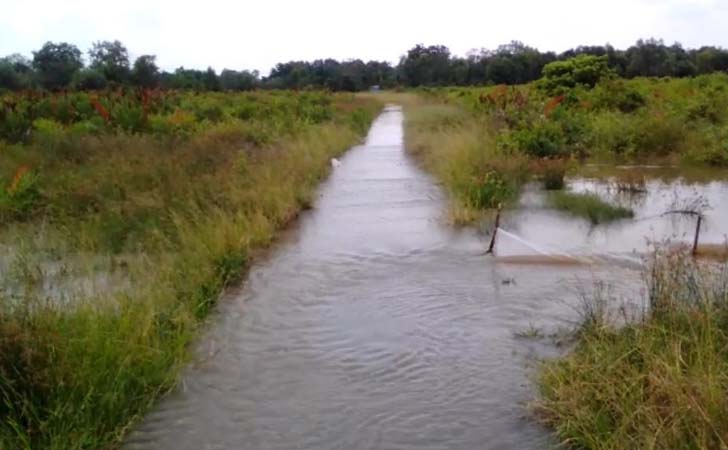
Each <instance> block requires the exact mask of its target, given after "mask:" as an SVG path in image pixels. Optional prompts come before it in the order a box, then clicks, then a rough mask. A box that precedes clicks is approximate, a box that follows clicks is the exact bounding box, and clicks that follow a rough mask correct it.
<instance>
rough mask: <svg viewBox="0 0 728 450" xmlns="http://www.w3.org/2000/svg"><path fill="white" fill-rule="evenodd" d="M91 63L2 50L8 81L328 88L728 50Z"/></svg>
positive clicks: (668, 61)
mask: <svg viewBox="0 0 728 450" xmlns="http://www.w3.org/2000/svg"><path fill="white" fill-rule="evenodd" d="M87 53H88V64H85V62H84V58H83V55H82V53H81V51H80V50H79V49H78V47H76V46H75V45H72V44H68V43H53V42H47V43H46V44H45V45H43V47H42V48H41V49H39V50H38V51H35V52H33V58H32V59H28V58H26V57H24V56H22V55H19V54H13V55H10V56H6V57H4V58H0V89H7V90H22V89H30V88H44V89H48V90H60V89H82V90H94V89H103V88H106V87H109V86H118V85H131V86H140V87H149V88H151V87H161V88H173V89H194V90H209V91H221V90H236V91H242V90H250V89H254V88H281V89H303V88H321V89H330V90H334V91H361V90H365V89H369V88H370V87H371V86H381V87H382V88H389V87H395V86H408V87H416V86H445V85H458V86H469V85H485V84H519V83H526V82H529V81H533V80H536V79H538V78H540V77H541V72H542V70H543V68H544V66H545V65H546V64H549V63H551V62H554V61H564V60H567V59H570V58H573V57H575V56H579V55H591V56H603V57H605V58H606V61H607V64H608V66H609V68H610V69H612V70H614V72H615V73H616V74H617V75H619V76H622V77H627V78H632V77H639V76H649V77H663V76H670V77H686V76H693V75H699V74H704V73H711V72H716V71H728V50H726V49H723V48H720V47H712V46H706V47H701V48H698V49H685V48H683V47H682V46H681V45H680V44H678V43H675V44H672V45H666V44H665V43H664V42H663V41H662V40H657V39H647V40H639V41H637V42H636V43H635V44H634V45H633V46H631V47H629V48H628V49H626V50H617V49H615V48H614V47H612V46H610V45H604V46H601V45H599V46H580V47H576V48H574V49H571V50H567V51H565V52H563V53H560V54H557V53H554V52H541V51H539V50H537V49H536V48H533V47H529V46H527V45H524V44H523V43H521V42H518V41H513V42H511V43H510V44H506V45H501V46H500V47H498V48H497V49H495V50H486V49H481V50H475V51H471V52H469V53H468V55H467V56H465V57H460V56H454V55H452V54H451V53H450V50H449V49H448V48H447V47H445V46H443V45H431V46H424V45H416V46H415V47H413V48H411V49H410V50H409V51H407V53H406V54H405V55H404V56H402V58H401V59H400V61H399V63H398V64H397V65H396V66H393V65H391V64H390V63H388V62H384V61H369V62H364V61H361V60H359V59H355V60H348V61H336V60H333V59H325V60H316V61H290V62H286V63H280V64H278V65H276V66H275V67H274V68H273V70H272V71H271V73H270V75H269V76H267V77H262V78H261V76H260V74H259V73H258V72H257V71H248V70H230V69H224V70H223V71H222V72H220V73H218V72H216V71H215V70H213V69H212V68H211V67H210V68H208V69H207V70H196V69H185V68H184V67H180V68H178V69H176V70H174V71H173V72H165V71H162V70H160V69H159V67H158V66H157V64H156V57H155V56H154V55H142V56H139V57H138V58H136V59H135V60H134V62H133V63H132V62H131V60H130V58H129V52H128V51H127V49H126V47H125V46H124V45H123V44H122V43H121V42H119V41H100V42H96V43H94V44H93V45H92V47H91V49H89V50H88V52H87Z"/></svg>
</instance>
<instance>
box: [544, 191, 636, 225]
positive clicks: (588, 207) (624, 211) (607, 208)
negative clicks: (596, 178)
mask: <svg viewBox="0 0 728 450" xmlns="http://www.w3.org/2000/svg"><path fill="white" fill-rule="evenodd" d="M549 201H550V202H551V205H552V206H553V207H554V208H557V209H560V210H562V211H566V212H568V213H570V214H573V215H575V216H580V217H584V218H586V219H589V221H590V222H591V223H592V224H593V225H597V224H600V223H605V222H610V221H613V220H617V219H624V218H629V217H632V216H633V215H634V213H633V212H632V210H631V209H628V208H624V207H621V206H615V205H612V204H610V203H607V202H605V201H604V200H602V199H601V198H599V196H598V195H596V194H593V193H584V194H581V193H574V192H566V191H558V192H552V193H550V195H549Z"/></svg>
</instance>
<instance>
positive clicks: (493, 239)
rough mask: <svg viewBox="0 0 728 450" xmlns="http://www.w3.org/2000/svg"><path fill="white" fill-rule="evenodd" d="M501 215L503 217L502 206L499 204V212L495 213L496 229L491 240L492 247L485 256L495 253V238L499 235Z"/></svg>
mask: <svg viewBox="0 0 728 450" xmlns="http://www.w3.org/2000/svg"><path fill="white" fill-rule="evenodd" d="M500 215H501V204H500V203H498V212H496V213H495V227H494V228H493V236H492V237H491V238H490V245H489V246H488V251H487V252H485V254H486V255H487V254H489V253H493V248H494V247H495V236H496V235H497V234H498V227H499V226H500Z"/></svg>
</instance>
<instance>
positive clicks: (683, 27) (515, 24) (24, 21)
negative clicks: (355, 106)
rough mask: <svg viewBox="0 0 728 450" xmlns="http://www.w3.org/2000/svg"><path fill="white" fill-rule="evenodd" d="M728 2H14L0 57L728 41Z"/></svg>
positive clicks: (396, 52)
mask: <svg viewBox="0 0 728 450" xmlns="http://www.w3.org/2000/svg"><path fill="white" fill-rule="evenodd" d="M726 24H728V0H598V1H595V0H549V1H544V0H498V1H492V0H475V1H465V0H449V1H437V2H436V1H430V0H420V1H407V2H405V1H396V0H369V1H357V2H347V1H345V0H257V1H255V2H253V1H248V0H237V1H224V0H205V1H194V2H185V1H181V0H121V1H118V0H117V1H114V2H105V1H101V0H95V1H92V0H67V1H58V0H33V1H31V0H2V13H1V14H0V56H3V55H7V54H10V53H15V52H19V53H22V54H25V55H27V56H30V55H31V51H33V50H36V49H38V48H39V47H40V46H41V45H43V43H44V42H46V41H49V40H50V41H66V42H71V43H73V44H76V45H77V46H78V47H79V48H81V50H83V51H85V50H86V49H88V48H89V46H90V44H91V42H93V41H96V40H114V39H119V40H121V41H122V42H123V43H124V44H126V46H127V47H128V49H129V51H130V53H131V55H132V57H134V56H138V55H140V54H144V53H151V54H156V55H157V57H158V63H159V65H160V66H161V67H163V68H165V69H168V70H169V69H173V68H175V67H179V66H185V67H192V68H205V67H207V66H208V65H210V66H212V67H214V68H215V69H217V70H221V69H223V68H230V69H249V70H253V69H257V70H260V71H261V73H263V74H267V72H268V70H269V69H270V68H271V67H272V66H273V65H275V63H277V62H281V61H287V60H291V59H316V58H325V57H332V58H336V59H349V58H355V57H356V58H362V59H365V60H367V59H377V60H387V61H390V62H396V61H397V60H398V59H399V56H400V55H401V54H403V53H404V52H405V51H406V50H407V49H408V48H410V47H412V46H413V45H414V44H416V43H424V44H444V45H447V46H448V47H450V49H451V50H452V52H453V53H455V54H460V55H464V54H465V53H466V52H467V51H468V50H470V49H473V48H481V47H485V48H495V47H497V46H498V45H499V44H503V43H506V42H509V41H511V40H520V41H523V42H524V43H526V44H528V45H531V46H534V47H537V48H539V49H541V50H554V51H562V50H565V49H567V48H570V47H573V46H576V45H579V44H605V43H611V44H612V45H614V46H615V47H617V48H625V47H627V46H629V45H631V44H632V43H634V41H636V40H637V39H639V38H647V37H658V38H663V39H664V40H665V41H666V42H668V43H672V42H674V41H678V42H681V43H682V44H683V45H684V46H686V47H699V46H701V45H719V46H723V47H728V33H726V32H725V25H726Z"/></svg>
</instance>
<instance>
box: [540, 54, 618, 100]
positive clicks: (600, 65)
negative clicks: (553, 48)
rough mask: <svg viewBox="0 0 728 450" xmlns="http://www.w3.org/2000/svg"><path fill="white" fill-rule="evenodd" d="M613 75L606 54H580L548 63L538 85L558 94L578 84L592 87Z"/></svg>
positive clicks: (549, 92) (547, 91)
mask: <svg viewBox="0 0 728 450" xmlns="http://www.w3.org/2000/svg"><path fill="white" fill-rule="evenodd" d="M613 76H614V71H613V70H612V69H610V68H609V65H608V64H607V57H606V56H593V55H579V56H576V57H574V58H570V59H567V60H565V61H554V62H552V63H549V64H546V66H544V68H543V72H542V78H541V79H540V80H539V81H538V84H537V85H538V87H539V88H541V89H543V90H544V91H545V92H546V93H548V94H549V95H558V94H562V93H564V92H566V91H567V90H569V89H572V88H574V87H576V86H584V87H587V88H592V87H594V86H595V85H596V84H597V83H598V82H599V81H600V80H603V79H607V78H611V77H613Z"/></svg>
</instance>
